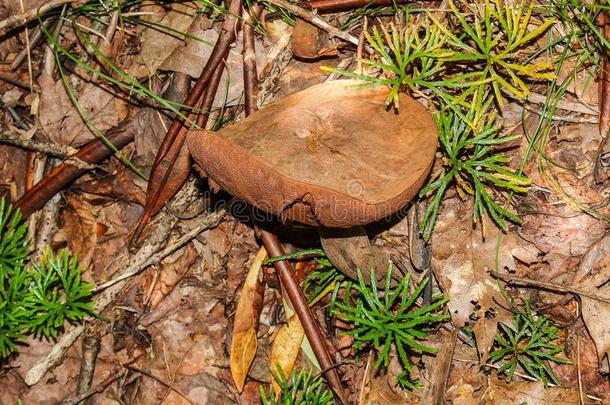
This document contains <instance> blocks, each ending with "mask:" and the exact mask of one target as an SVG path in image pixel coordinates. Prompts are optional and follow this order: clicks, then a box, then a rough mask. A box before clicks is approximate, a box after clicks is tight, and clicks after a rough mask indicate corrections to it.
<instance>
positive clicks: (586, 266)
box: [573, 235, 610, 370]
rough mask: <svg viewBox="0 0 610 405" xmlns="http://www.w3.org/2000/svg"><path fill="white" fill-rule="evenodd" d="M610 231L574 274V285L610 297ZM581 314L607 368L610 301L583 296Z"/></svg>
mask: <svg viewBox="0 0 610 405" xmlns="http://www.w3.org/2000/svg"><path fill="white" fill-rule="evenodd" d="M608 280H610V235H606V236H604V237H603V238H602V239H601V240H600V241H599V242H597V243H596V244H595V245H594V246H593V247H592V248H591V250H589V252H587V254H586V255H585V256H584V257H583V259H582V261H581V262H580V266H579V267H578V271H577V273H576V276H575V277H574V283H573V286H574V287H575V288H579V289H582V290H585V291H590V292H592V293H593V294H595V295H597V296H601V297H604V298H607V299H610V286H608V285H607V282H608ZM580 298H581V305H582V317H583V320H584V321H585V324H586V325H587V329H588V330H589V333H590V334H591V338H592V339H593V341H594V342H595V347H596V348H597V356H598V358H599V361H600V363H603V365H604V367H603V369H605V370H608V363H607V360H606V362H604V358H605V357H606V355H610V324H609V323H608V319H610V304H608V303H607V302H602V301H599V300H595V299H592V298H589V297H584V296H581V297H580Z"/></svg>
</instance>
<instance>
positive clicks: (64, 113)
mask: <svg viewBox="0 0 610 405" xmlns="http://www.w3.org/2000/svg"><path fill="white" fill-rule="evenodd" d="M38 83H39V84H40V87H41V88H43V89H44V91H43V92H42V94H41V96H40V107H39V117H40V125H41V127H42V129H43V130H44V131H43V132H42V133H43V134H44V135H45V136H46V137H47V139H48V140H49V141H53V142H57V143H61V144H64V145H70V146H75V147H76V146H81V145H83V144H85V143H87V142H89V141H90V140H92V139H94V138H95V135H94V134H93V133H92V132H91V131H90V130H89V127H88V126H87V124H86V123H85V121H84V119H83V117H81V115H80V114H79V113H78V111H77V110H76V108H75V107H74V104H72V101H70V98H69V97H68V94H67V93H66V89H65V87H64V84H63V82H62V81H61V79H60V80H57V81H55V80H53V78H52V77H50V76H49V75H47V74H44V73H43V74H42V75H41V76H40V78H39V79H38ZM73 86H74V90H75V92H76V98H77V99H78V102H79V104H80V107H81V108H82V110H83V111H84V112H85V113H86V114H87V115H88V118H89V119H90V120H91V123H92V124H93V125H94V126H95V127H96V128H97V129H98V130H100V131H102V132H104V131H106V130H108V129H110V128H112V127H114V126H115V125H117V124H118V123H119V118H118V114H117V110H116V103H115V102H114V96H113V95H112V94H110V93H109V92H107V91H106V90H104V89H102V88H100V87H98V86H96V85H94V84H93V83H90V82H84V81H81V82H80V83H79V84H76V85H73Z"/></svg>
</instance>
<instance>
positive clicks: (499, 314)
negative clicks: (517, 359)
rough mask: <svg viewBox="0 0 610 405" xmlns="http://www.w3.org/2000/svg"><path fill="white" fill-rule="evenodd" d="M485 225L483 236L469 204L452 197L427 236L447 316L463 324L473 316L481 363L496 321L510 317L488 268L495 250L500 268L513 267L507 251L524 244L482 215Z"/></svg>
mask: <svg viewBox="0 0 610 405" xmlns="http://www.w3.org/2000/svg"><path fill="white" fill-rule="evenodd" d="M484 227H485V229H486V230H487V235H486V238H485V239H483V237H482V232H481V229H480V227H477V228H473V226H472V206H471V204H466V203H459V202H458V201H457V200H456V199H453V200H449V201H447V203H446V204H445V206H444V207H443V209H442V210H441V215H440V216H439V219H438V222H437V225H436V228H435V233H434V238H433V239H432V266H433V269H434V272H435V275H436V277H437V280H438V281H439V283H440V285H441V287H442V289H443V292H444V294H445V295H446V296H447V297H448V298H449V302H448V303H447V306H448V307H449V311H450V313H451V321H452V323H453V324H454V325H456V326H457V327H462V326H464V325H465V324H466V323H468V322H469V321H470V320H474V325H473V331H474V334H475V337H476V339H477V348H478V350H479V358H480V361H481V362H485V360H486V359H487V355H488V353H489V350H490V348H491V346H492V345H493V341H494V338H495V335H496V327H497V324H498V322H499V321H502V322H505V323H508V324H510V322H511V316H510V313H509V312H508V311H506V310H504V309H503V308H502V307H501V306H500V305H498V302H500V303H501V302H505V300H504V298H503V297H502V295H501V294H500V289H499V287H498V283H497V281H496V280H494V279H493V278H492V277H491V276H490V275H489V271H491V270H494V269H495V268H496V254H497V259H498V266H499V268H500V269H502V270H504V269H508V270H515V269H516V264H515V261H514V258H513V255H512V251H513V249H514V247H515V246H516V245H518V244H520V243H523V244H525V242H524V241H521V240H519V238H518V237H517V236H516V235H514V234H508V235H504V234H501V233H499V231H498V230H497V229H496V228H495V227H494V225H493V223H492V222H491V221H490V220H489V219H487V218H486V219H485V220H484ZM498 236H500V239H499V240H500V242H499V245H498ZM498 249H499V251H498Z"/></svg>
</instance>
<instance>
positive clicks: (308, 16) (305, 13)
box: [267, 0, 358, 46]
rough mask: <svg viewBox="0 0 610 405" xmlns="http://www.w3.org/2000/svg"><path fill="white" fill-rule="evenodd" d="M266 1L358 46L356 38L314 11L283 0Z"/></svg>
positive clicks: (332, 35)
mask: <svg viewBox="0 0 610 405" xmlns="http://www.w3.org/2000/svg"><path fill="white" fill-rule="evenodd" d="M267 2H268V3H270V4H273V5H274V6H277V7H280V8H283V9H285V10H286V11H288V12H290V13H292V14H295V15H297V16H299V17H301V18H302V19H304V20H305V21H309V22H310V23H312V24H313V25H315V26H316V27H318V28H321V29H323V30H324V31H326V32H328V34H329V35H330V36H331V37H337V38H341V39H342V40H344V41H347V42H349V43H350V44H352V45H355V46H358V38H356V37H355V36H353V35H352V34H350V33H348V32H346V31H342V30H340V29H338V28H336V27H334V26H332V25H331V24H329V23H328V22H327V21H326V20H324V19H323V18H322V17H320V16H319V15H318V14H317V13H315V12H312V11H309V10H305V9H304V8H302V7H299V6H297V5H296V4H293V3H289V2H288V1H285V0H267Z"/></svg>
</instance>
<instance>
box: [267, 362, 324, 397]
mask: <svg viewBox="0 0 610 405" xmlns="http://www.w3.org/2000/svg"><path fill="white" fill-rule="evenodd" d="M277 371H278V372H277V373H275V372H272V374H273V378H274V379H275V381H277V383H278V385H279V387H280V388H281V394H280V396H279V397H276V395H275V392H271V394H270V395H269V396H267V393H266V392H265V390H264V389H263V387H262V386H261V387H260V388H259V390H260V395H261V400H262V402H263V405H330V404H333V403H334V401H333V394H332V393H331V392H330V390H329V389H328V388H326V385H325V384H324V379H323V378H322V377H321V376H319V375H318V376H315V375H313V374H312V373H311V372H310V371H307V370H304V369H301V370H299V371H297V370H292V374H291V375H290V379H288V378H287V377H286V375H285V374H284V372H283V371H282V368H281V367H278V368H277Z"/></svg>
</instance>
